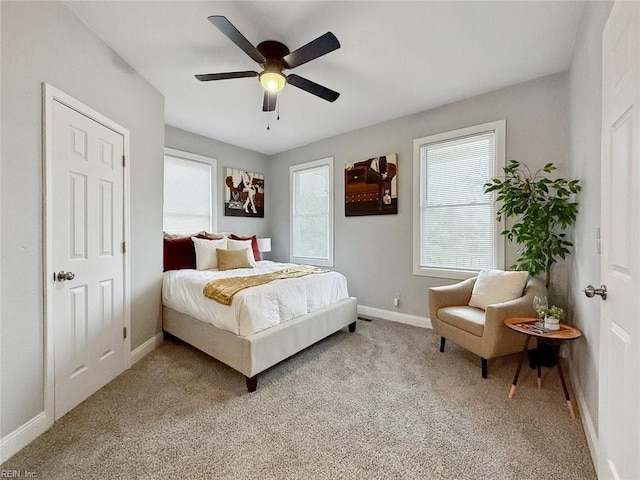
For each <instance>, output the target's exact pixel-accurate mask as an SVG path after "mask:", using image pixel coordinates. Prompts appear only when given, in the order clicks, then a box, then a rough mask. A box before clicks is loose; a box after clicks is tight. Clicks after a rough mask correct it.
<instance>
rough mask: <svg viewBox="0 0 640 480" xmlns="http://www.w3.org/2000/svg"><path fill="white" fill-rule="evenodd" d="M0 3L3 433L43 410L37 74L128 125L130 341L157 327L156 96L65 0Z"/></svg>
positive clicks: (159, 143) (159, 126) (159, 155)
mask: <svg viewBox="0 0 640 480" xmlns="http://www.w3.org/2000/svg"><path fill="white" fill-rule="evenodd" d="M0 8H1V9H2V15H1V20H2V63H1V67H2V68H1V75H2V84H1V85H2V92H1V95H2V113H1V114H2V132H1V133H2V138H1V154H2V165H1V169H2V175H1V180H2V191H1V202H0V205H1V207H2V211H1V215H2V242H1V245H2V252H1V262H2V279H1V282H2V287H1V293H2V297H1V303H0V307H1V311H0V314H1V318H2V331H1V337H2V338H1V342H2V358H1V373H2V397H1V399H0V401H1V413H0V435H1V436H2V437H3V438H4V437H5V436H7V435H8V434H9V433H11V432H12V431H14V430H15V429H16V428H17V427H19V426H21V425H23V424H25V423H26V422H28V421H29V420H30V419H33V418H34V417H35V416H36V415H38V414H39V413H41V412H43V410H44V393H43V375H44V373H43V363H44V360H43V344H44V331H43V329H44V319H43V308H44V307H43V276H44V275H49V274H50V273H51V272H45V271H44V270H43V261H42V256H43V247H42V245H43V227H42V220H43V218H42V182H43V175H42V165H43V159H42V120H41V118H42V113H41V108H42V101H41V88H42V83H43V82H46V83H49V84H51V85H53V86H54V87H56V88H58V89H60V90H62V91H64V92H65V93H67V94H69V95H71V96H72V97H75V98H76V99H77V100H79V101H81V102H83V103H85V104H86V105H88V106H89V107H91V108H93V109H95V110H97V111H99V112H101V113H102V114H104V115H105V116H107V117H109V118H111V119H112V120H114V121H116V122H117V123H119V124H121V125H123V126H124V127H125V128H128V129H129V130H130V132H131V158H130V159H129V160H130V161H129V165H130V169H131V170H130V177H131V185H132V188H131V245H130V251H131V282H132V285H131V294H132V342H131V346H132V348H136V347H137V346H139V345H140V344H142V343H144V341H146V340H148V339H149V338H151V337H153V336H154V335H155V334H156V333H157V332H158V331H159V329H160V321H161V319H160V283H161V278H162V210H161V208H159V205H161V204H162V172H163V170H162V159H163V138H164V99H163V97H162V95H161V94H160V93H159V92H158V91H156V90H155V89H154V88H153V87H152V86H151V85H150V84H148V83H147V82H146V81H145V80H144V79H142V77H140V76H139V75H138V74H137V73H136V72H135V71H134V70H133V69H131V67H130V66H129V65H127V64H126V63H125V62H124V61H123V60H122V59H121V58H119V57H118V56H117V55H116V54H115V53H114V52H113V50H111V49H110V48H108V47H107V46H106V45H105V44H104V43H102V42H101V41H100V40H99V39H98V38H97V37H96V36H95V35H94V34H93V33H91V32H90V31H89V30H88V29H87V27H86V26H85V24H84V23H82V22H81V21H80V20H79V19H78V18H77V17H75V16H74V15H73V14H72V13H71V12H70V11H69V10H68V9H67V8H66V7H65V6H64V5H63V4H61V3H58V2H55V3H54V2H0Z"/></svg>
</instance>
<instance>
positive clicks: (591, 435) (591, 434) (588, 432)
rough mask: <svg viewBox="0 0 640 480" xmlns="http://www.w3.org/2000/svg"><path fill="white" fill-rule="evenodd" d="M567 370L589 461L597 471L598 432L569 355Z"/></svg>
mask: <svg viewBox="0 0 640 480" xmlns="http://www.w3.org/2000/svg"><path fill="white" fill-rule="evenodd" d="M569 372H571V373H570V377H571V385H572V386H573V394H574V396H575V397H576V398H575V400H576V402H577V403H578V409H579V410H580V420H581V421H582V428H583V429H584V434H585V437H586V438H587V445H588V446H589V452H591V461H592V462H593V466H594V467H595V470H596V472H597V471H598V450H599V448H598V433H597V432H596V429H595V427H594V426H593V419H592V418H591V414H590V412H589V410H588V409H587V403H586V402H585V399H584V393H583V390H582V385H581V384H580V382H579V381H578V377H577V376H576V375H575V373H574V372H575V369H574V368H573V365H572V362H571V356H569Z"/></svg>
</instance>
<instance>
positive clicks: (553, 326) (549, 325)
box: [544, 317, 560, 330]
mask: <svg viewBox="0 0 640 480" xmlns="http://www.w3.org/2000/svg"><path fill="white" fill-rule="evenodd" d="M544 328H546V329H547V330H560V320H558V319H557V318H556V317H544Z"/></svg>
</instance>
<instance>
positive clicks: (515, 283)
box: [469, 270, 529, 310]
mask: <svg viewBox="0 0 640 480" xmlns="http://www.w3.org/2000/svg"><path fill="white" fill-rule="evenodd" d="M528 278H529V272H514V271H510V272H505V271H504V270H482V271H481V272H480V273H479V274H478V278H477V280H476V283H475V285H474V286H473V292H472V293H471V300H469V306H470V307H476V308H481V309H482V310H486V309H487V305H492V304H494V303H503V302H508V301H509V300H515V299H516V298H520V297H521V296H522V293H523V291H524V287H525V285H526V284H527V279H528Z"/></svg>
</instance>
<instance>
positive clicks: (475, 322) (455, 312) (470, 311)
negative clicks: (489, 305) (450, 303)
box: [438, 305, 484, 337]
mask: <svg viewBox="0 0 640 480" xmlns="http://www.w3.org/2000/svg"><path fill="white" fill-rule="evenodd" d="M438 318H439V319H440V320H441V321H443V322H444V323H448V324H449V325H452V326H454V327H456V328H459V329H460V330H464V331H465V332H469V333H471V334H472V335H476V336H478V337H481V336H482V333H483V332H484V310H480V309H479V308H474V307H468V306H466V305H464V306H460V307H443V308H440V309H439V310H438Z"/></svg>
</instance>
